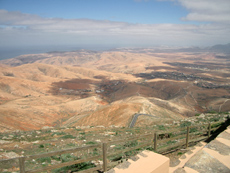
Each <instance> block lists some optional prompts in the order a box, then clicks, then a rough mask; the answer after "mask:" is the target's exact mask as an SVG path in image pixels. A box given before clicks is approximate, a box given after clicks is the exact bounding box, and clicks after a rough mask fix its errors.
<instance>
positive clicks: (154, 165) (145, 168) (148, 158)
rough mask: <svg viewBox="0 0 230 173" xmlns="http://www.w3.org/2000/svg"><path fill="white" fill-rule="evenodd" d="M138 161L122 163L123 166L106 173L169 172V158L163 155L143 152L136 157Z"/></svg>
mask: <svg viewBox="0 0 230 173" xmlns="http://www.w3.org/2000/svg"><path fill="white" fill-rule="evenodd" d="M137 156H138V157H139V159H138V160H136V161H133V160H131V159H129V160H128V161H127V162H128V163H127V162H124V163H123V164H124V166H122V164H121V165H119V166H117V167H115V168H114V169H113V170H111V171H108V172H114V173H140V172H143V173H159V172H160V173H168V172H169V158H168V157H165V156H163V155H160V154H157V153H154V152H151V151H147V150H145V151H143V152H142V153H140V154H138V155H137Z"/></svg>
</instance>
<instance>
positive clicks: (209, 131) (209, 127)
mask: <svg viewBox="0 0 230 173" xmlns="http://www.w3.org/2000/svg"><path fill="white" fill-rule="evenodd" d="M210 135H211V123H209V124H208V138H209V137H210Z"/></svg>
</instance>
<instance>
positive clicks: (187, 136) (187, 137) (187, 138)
mask: <svg viewBox="0 0 230 173" xmlns="http://www.w3.org/2000/svg"><path fill="white" fill-rule="evenodd" d="M189 130H190V127H189V126H188V127H187V135H186V148H188V141H189Z"/></svg>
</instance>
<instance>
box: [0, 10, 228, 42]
mask: <svg viewBox="0 0 230 173" xmlns="http://www.w3.org/2000/svg"><path fill="white" fill-rule="evenodd" d="M191 8H192V7H191ZM0 25H1V27H0V37H1V42H0V45H5V44H9V45H10V44H24V45H26V44H56V43H60V44H61V43H63V44H67V43H68V44H81V43H84V44H89V43H91V44H107V43H108V44H112V43H116V44H120V45H140V46H141V45H149V46H151V45H157V44H158V45H159V44H164V45H197V44H199V45H207V44H208V45H209V44H215V43H227V42H229V40H230V38H229V36H228V35H229V33H230V28H229V27H226V25H225V24H202V25H192V24H132V23H126V22H114V21H109V20H91V19H62V18H42V17H40V16H37V15H31V14H24V13H21V12H9V11H6V10H0Z"/></svg>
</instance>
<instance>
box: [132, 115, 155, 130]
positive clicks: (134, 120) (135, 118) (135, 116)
mask: <svg viewBox="0 0 230 173" xmlns="http://www.w3.org/2000/svg"><path fill="white" fill-rule="evenodd" d="M140 115H145V116H150V117H154V118H159V117H157V116H154V115H149V114H141V113H136V114H134V116H133V119H132V121H131V122H130V124H129V128H132V127H134V125H135V123H136V121H137V118H138V117H139V116H140Z"/></svg>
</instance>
